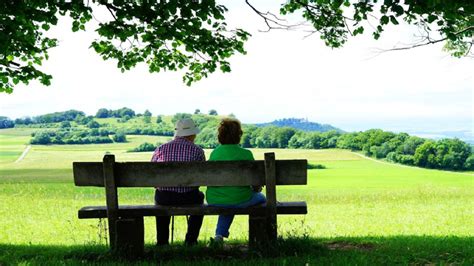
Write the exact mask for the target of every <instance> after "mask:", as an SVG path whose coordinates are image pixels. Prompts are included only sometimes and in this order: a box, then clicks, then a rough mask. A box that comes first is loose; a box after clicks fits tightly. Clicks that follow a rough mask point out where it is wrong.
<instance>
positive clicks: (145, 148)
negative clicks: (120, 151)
mask: <svg viewBox="0 0 474 266" xmlns="http://www.w3.org/2000/svg"><path fill="white" fill-rule="evenodd" d="M156 147H157V146H155V145H153V144H151V143H149V142H145V143H142V144H140V145H139V146H138V147H135V148H133V149H131V150H128V151H127V152H149V151H154V150H155V149H156Z"/></svg>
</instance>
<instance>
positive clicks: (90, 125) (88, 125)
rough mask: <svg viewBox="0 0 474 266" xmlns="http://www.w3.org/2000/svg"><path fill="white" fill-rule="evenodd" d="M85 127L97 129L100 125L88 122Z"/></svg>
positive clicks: (95, 122)
mask: <svg viewBox="0 0 474 266" xmlns="http://www.w3.org/2000/svg"><path fill="white" fill-rule="evenodd" d="M87 127H88V128H99V127H100V124H99V123H98V122H97V121H95V120H91V121H89V123H87Z"/></svg>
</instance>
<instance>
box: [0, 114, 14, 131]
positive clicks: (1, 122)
mask: <svg viewBox="0 0 474 266" xmlns="http://www.w3.org/2000/svg"><path fill="white" fill-rule="evenodd" d="M14 126H15V122H13V120H11V119H10V118H8V117H6V116H0V128H12V127H14Z"/></svg>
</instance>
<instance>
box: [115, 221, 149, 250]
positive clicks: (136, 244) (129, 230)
mask: <svg viewBox="0 0 474 266" xmlns="http://www.w3.org/2000/svg"><path fill="white" fill-rule="evenodd" d="M116 230H117V236H116V238H115V252H116V254H117V255H119V256H121V257H125V258H127V259H135V258H137V257H140V256H142V255H143V250H144V247H145V235H144V226H143V217H136V218H127V219H119V220H117V222H116Z"/></svg>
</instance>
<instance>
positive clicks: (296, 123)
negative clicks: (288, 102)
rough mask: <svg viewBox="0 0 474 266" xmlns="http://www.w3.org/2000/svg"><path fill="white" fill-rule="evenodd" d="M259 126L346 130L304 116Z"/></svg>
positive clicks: (320, 130)
mask: <svg viewBox="0 0 474 266" xmlns="http://www.w3.org/2000/svg"><path fill="white" fill-rule="evenodd" d="M255 125H256V126H258V127H264V126H277V127H292V128H295V129H300V130H303V131H317V132H326V131H331V130H335V131H337V132H341V133H342V132H344V131H343V130H341V129H339V128H337V127H333V126H331V125H328V124H319V123H315V122H310V121H308V119H304V118H283V119H278V120H275V121H273V122H270V123H261V124H255Z"/></svg>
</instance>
